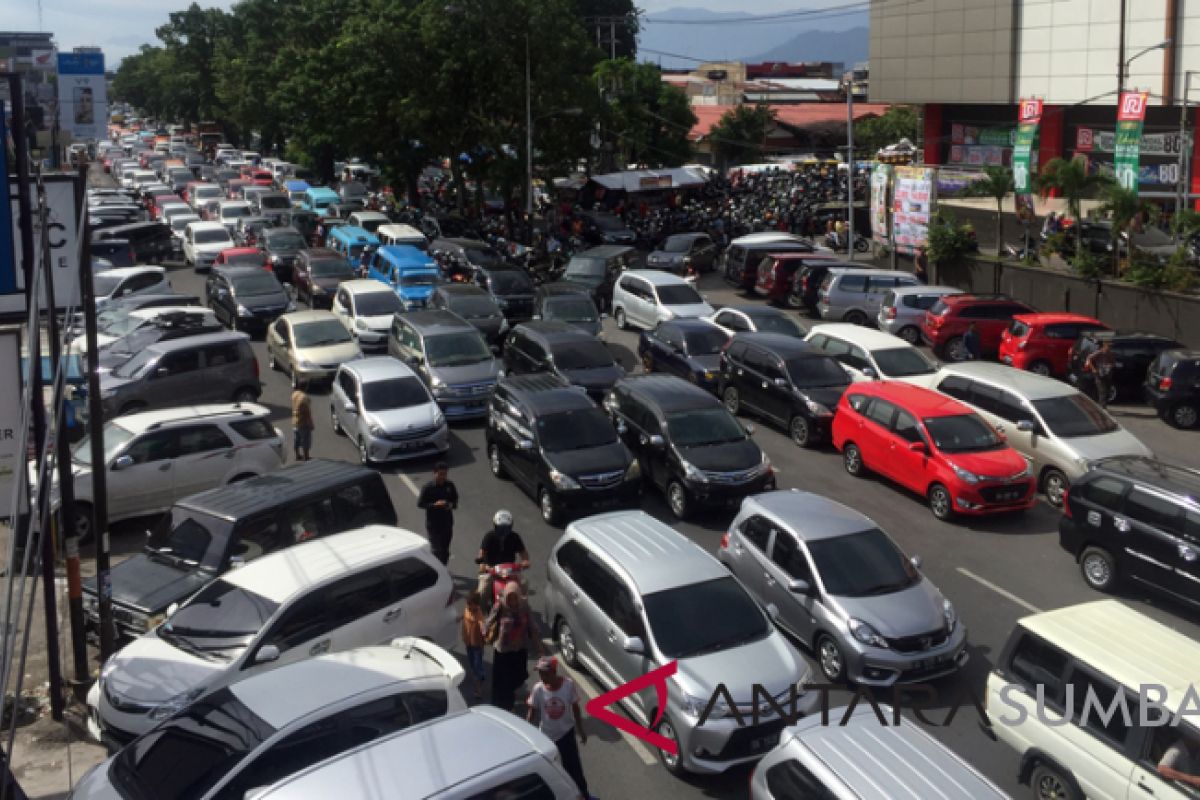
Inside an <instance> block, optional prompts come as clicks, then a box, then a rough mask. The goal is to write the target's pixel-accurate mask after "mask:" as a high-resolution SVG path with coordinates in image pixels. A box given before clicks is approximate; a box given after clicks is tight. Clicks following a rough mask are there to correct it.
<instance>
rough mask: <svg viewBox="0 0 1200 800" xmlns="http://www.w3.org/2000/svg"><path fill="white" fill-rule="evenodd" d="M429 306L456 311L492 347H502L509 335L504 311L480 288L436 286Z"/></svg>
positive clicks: (449, 284) (456, 284)
mask: <svg viewBox="0 0 1200 800" xmlns="http://www.w3.org/2000/svg"><path fill="white" fill-rule="evenodd" d="M539 291H540V290H539ZM429 307H430V308H441V309H445V310H446V311H453V312H454V313H455V314H457V315H458V316H460V317H462V318H463V319H465V320H466V321H467V322H469V323H471V324H472V325H474V326H475V329H476V330H478V331H479V333H480V334H481V335H482V336H483V338H484V339H486V340H487V343H488V345H489V346H491V347H499V345H500V342H501V341H502V340H503V338H504V334H506V333H508V320H506V319H505V318H504V312H503V311H501V310H500V306H498V305H496V301H495V300H493V299H492V296H491V295H489V294H488V293H487V292H485V291H483V289H480V288H479V287H478V286H469V285H467V284H462V283H446V284H442V285H440V286H434V287H433V292H432V293H431V294H430V295H429Z"/></svg>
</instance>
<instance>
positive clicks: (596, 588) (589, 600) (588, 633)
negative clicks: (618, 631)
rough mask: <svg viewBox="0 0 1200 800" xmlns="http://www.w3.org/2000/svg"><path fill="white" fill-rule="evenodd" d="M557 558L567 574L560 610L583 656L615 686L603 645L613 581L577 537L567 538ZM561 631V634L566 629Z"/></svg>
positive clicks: (599, 676) (600, 677)
mask: <svg viewBox="0 0 1200 800" xmlns="http://www.w3.org/2000/svg"><path fill="white" fill-rule="evenodd" d="M554 561H555V564H556V565H557V567H558V569H560V570H561V571H562V573H563V575H564V580H563V586H562V593H563V595H564V596H563V605H562V607H561V608H558V609H556V610H557V612H558V614H559V615H561V616H562V618H563V620H564V622H565V623H566V625H567V627H569V628H570V631H571V636H572V638H573V639H574V641H575V647H576V652H577V653H578V654H579V660H580V661H582V662H583V664H584V666H586V667H587V669H588V672H590V673H591V674H592V675H594V676H595V677H596V679H597V680H599V681H600V683H601V685H603V686H605V687H611V686H615V685H616V684H617V681H616V680H615V679H614V675H613V673H612V669H611V667H610V666H609V664H608V663H607V662H606V661H605V660H604V653H603V650H602V649H601V647H600V642H601V637H602V635H603V634H602V629H603V620H604V611H603V604H604V596H605V592H606V591H610V590H611V587H610V586H609V582H606V581H605V580H604V573H605V572H606V570H605V569H604V567H603V566H601V564H600V562H599V561H598V560H597V559H596V558H595V557H594V556H593V555H592V554H591V552H590V551H588V549H587V548H586V547H584V546H583V545H581V544H580V543H579V542H576V541H569V542H566V543H564V544H563V546H562V547H560V548H558V551H557V552H556V553H555V554H554ZM557 633H559V634H560V635H561V633H562V630H561V629H559V631H557Z"/></svg>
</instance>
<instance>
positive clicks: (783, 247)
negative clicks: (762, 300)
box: [722, 231, 817, 292]
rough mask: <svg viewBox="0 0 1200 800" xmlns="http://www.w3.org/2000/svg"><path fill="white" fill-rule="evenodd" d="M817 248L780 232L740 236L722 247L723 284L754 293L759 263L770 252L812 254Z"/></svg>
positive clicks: (799, 238) (791, 235) (806, 241)
mask: <svg viewBox="0 0 1200 800" xmlns="http://www.w3.org/2000/svg"><path fill="white" fill-rule="evenodd" d="M816 251H817V249H816V248H815V247H814V246H813V245H812V243H811V242H809V241H808V240H807V239H802V238H801V237H799V236H794V235H793V234H790V233H781V232H779V231H763V232H760V233H751V234H747V235H746V236H739V237H738V238H736V239H734V240H733V241H731V242H730V243H729V247H727V248H726V249H725V255H724V264H723V269H722V274H723V277H724V278H725V281H726V283H731V284H733V285H734V286H736V287H738V288H740V289H742V290H744V291H746V292H753V291H754V286H755V284H756V283H757V282H758V265H759V262H760V261H762V259H763V258H764V257H766V256H767V255H769V254H773V253H813V252H816Z"/></svg>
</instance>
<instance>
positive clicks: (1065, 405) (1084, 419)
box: [1033, 392, 1120, 439]
mask: <svg viewBox="0 0 1200 800" xmlns="http://www.w3.org/2000/svg"><path fill="white" fill-rule="evenodd" d="M1033 408H1034V410H1035V411H1037V413H1038V415H1039V416H1040V417H1041V418H1042V422H1044V423H1045V425H1046V427H1047V428H1049V429H1050V432H1051V433H1052V434H1054V435H1055V436H1060V437H1062V438H1064V439H1070V438H1071V437H1073V436H1098V435H1100V434H1102V433H1112V432H1113V431H1115V430H1117V429H1118V428H1119V427H1120V426H1119V425H1117V423H1116V420H1114V419H1113V418H1112V417H1110V416H1109V415H1108V414H1107V413H1106V412H1105V411H1103V410H1102V409H1101V408H1100V406H1098V405H1096V404H1095V403H1093V402H1092V400H1091V398H1090V397H1087V396H1086V395H1083V394H1079V393H1078V392H1077V393H1075V394H1068V395H1063V396H1061V397H1048V398H1046V399H1044V400H1034V401H1033Z"/></svg>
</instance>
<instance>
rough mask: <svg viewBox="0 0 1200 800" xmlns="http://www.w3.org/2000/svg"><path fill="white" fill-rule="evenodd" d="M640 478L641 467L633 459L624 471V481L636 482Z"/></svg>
mask: <svg viewBox="0 0 1200 800" xmlns="http://www.w3.org/2000/svg"><path fill="white" fill-rule="evenodd" d="M640 477H642V466H641V464H639V463H638V460H637V459H636V458H635V459H634V460H633V461H630V462H629V466H628V467H626V469H625V480H627V481H636V480H637V479H638V478H640Z"/></svg>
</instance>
